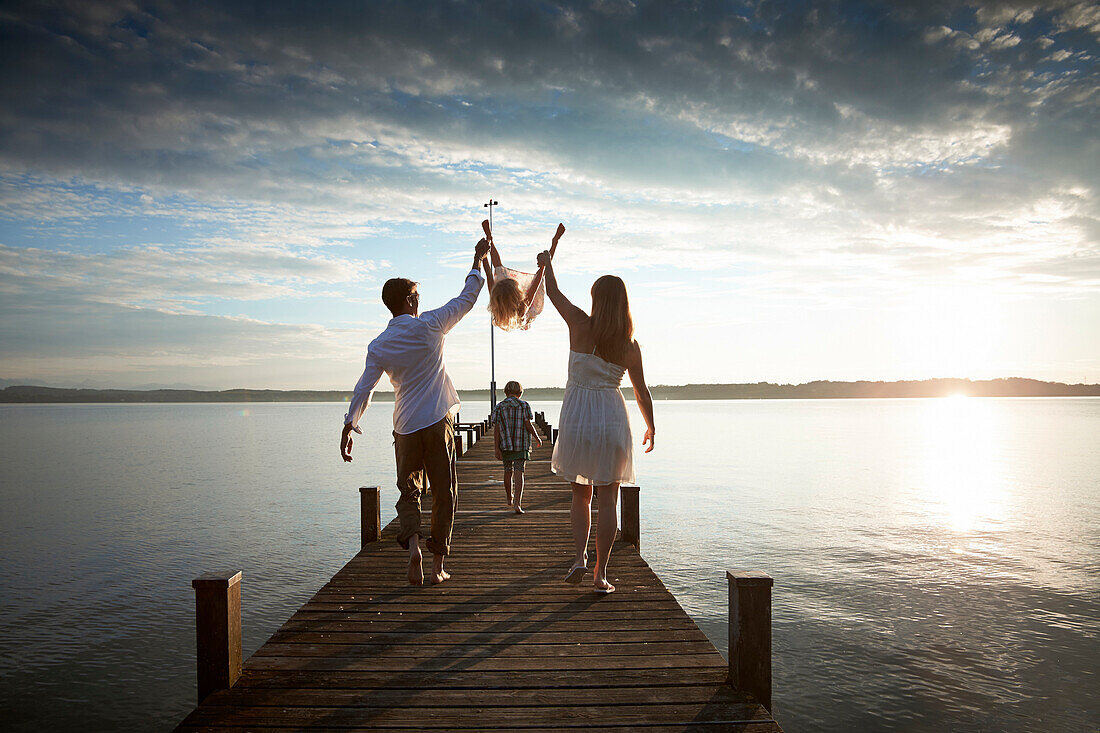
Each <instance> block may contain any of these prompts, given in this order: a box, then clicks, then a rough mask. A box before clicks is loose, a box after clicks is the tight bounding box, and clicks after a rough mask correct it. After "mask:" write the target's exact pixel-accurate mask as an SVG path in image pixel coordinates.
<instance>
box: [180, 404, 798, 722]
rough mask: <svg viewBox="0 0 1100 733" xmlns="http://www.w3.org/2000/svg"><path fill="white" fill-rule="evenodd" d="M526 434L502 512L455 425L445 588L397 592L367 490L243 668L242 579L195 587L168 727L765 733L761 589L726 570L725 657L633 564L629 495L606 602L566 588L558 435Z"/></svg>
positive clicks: (566, 503)
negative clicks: (194, 670) (190, 642)
mask: <svg viewBox="0 0 1100 733" xmlns="http://www.w3.org/2000/svg"><path fill="white" fill-rule="evenodd" d="M536 425H537V426H538V429H539V431H540V433H541V435H542V436H543V440H544V445H543V447H542V448H537V449H535V450H534V451H533V452H532V460H531V461H529V462H528V464H527V471H526V474H525V479H526V480H525V487H524V505H525V508H526V511H527V513H526V514H522V515H517V514H515V513H514V512H513V511H512V510H511V509H510V508H509V507H507V506H506V505H505V497H504V491H503V484H502V478H503V472H502V467H501V465H500V463H499V462H498V461H496V460H494V457H493V449H492V440H491V431H492V426H491V423H490V422H489V420H488V419H486V420H482V421H481V422H479V423H461V422H459V423H458V424H457V429H456V444H457V445H456V453H457V454H458V460H457V467H458V473H459V499H458V508H457V516H456V519H455V527H454V536H453V538H452V547H453V553H454V554H452V555H450V556H448V558H447V568H448V570H449V571H450V572H451V573H452V575H453V577H452V579H451V580H449V581H447V582H446V583H443V584H441V585H438V586H430V585H426V586H419V587H417V586H410V585H408V584H407V581H406V580H405V575H406V567H407V563H408V555H407V553H405V552H404V551H402V550H401V549H400V548H399V547H398V546H397V544H396V542H394V538H395V535H396V531H397V523H396V520H394V521H393V522H390V523H389V524H388V525H387V526H386V527H382V526H381V521H380V517H381V500H382V491H381V489H380V488H379V487H362V488H360V490H359V493H360V501H361V510H362V517H361V524H362V532H363V534H362V549H361V550H360V552H359V553H358V554H356V555H355V557H353V558H352V559H351V560H350V561H349V562H348V563H347V564H346V565H345V566H344V567H343V568H341V569H340V570H339V571H338V572H337V573H336V574H335V575H334V576H333V577H332V579H331V580H329V582H328V583H326V584H325V585H324V587H322V588H321V589H320V590H318V591H317V593H316V594H314V596H313V597H312V598H310V599H309V600H308V601H307V602H306V603H305V604H304V605H303V606H302V607H301V608H300V609H299V610H298V611H297V612H296V613H295V614H294V615H293V616H291V617H290V619H289V620H288V621H287V622H286V623H285V624H283V626H282V627H280V628H279V630H278V631H276V632H275V633H274V634H273V635H272V636H271V638H270V639H268V640H267V642H266V643H265V644H264V645H263V646H261V647H260V648H259V649H258V650H257V651H256V653H255V654H253V655H252V656H251V657H250V658H249V659H248V660H247V661H243V660H242V658H241V641H240V640H241V629H240V587H241V582H242V576H241V573H240V572H239V571H233V572H228V573H206V574H204V575H202V576H200V577H199V578H196V579H195V581H194V582H193V585H194V588H195V598H196V635H197V652H198V655H197V666H198V689H199V705H198V707H196V708H195V709H194V710H193V711H192V712H191V713H190V714H189V715H188V716H187V717H186V718H185V719H184V720H183V721H182V722H181V723H180V724H179V726H178V727H177V728H176V730H178V731H195V730H207V731H213V730H219V731H223V730H224V731H230V730H240V729H245V728H247V729H249V730H275V729H284V730H285V729H286V728H295V729H313V730H326V729H329V730H336V729H340V730H348V729H361V730H493V731H521V730H522V731H526V732H527V733H532V732H533V731H534V732H538V731H555V730H566V729H581V730H586V731H618V732H620V733H622V732H623V731H628V730H634V729H643V730H645V731H652V732H654V733H661V732H663V731H744V732H745V733H764V732H766V731H768V732H770V731H781V730H782V729H781V728H780V726H779V725H778V723H776V721H775V720H774V719H773V718H772V715H771V714H770V713H769V711H768V710H769V708H770V706H771V591H772V579H771V578H770V577H769V576H768V575H767V574H765V573H762V572H753V571H748V572H734V571H730V572H727V581H728V584H729V603H730V626H729V635H730V646H729V648H730V656H729V660H728V662H727V660H725V659H723V658H722V656H721V654H720V653H719V652H718V650H717V649H716V648H715V647H714V645H713V644H711V642H710V641H709V640H708V639H707V638H706V636H705V635H704V634H703V633H702V631H700V630H699V627H698V626H696V624H695V622H694V621H692V620H691V618H690V617H689V616H688V615H687V613H686V612H684V610H683V608H681V607H680V604H679V603H677V602H676V599H675V598H674V597H673V596H672V594H671V593H670V592H669V591H668V589H666V588H665V586H664V584H663V583H662V582H661V580H660V578H658V577H657V575H656V573H654V572H653V570H652V569H651V568H650V567H649V565H648V564H647V563H646V562H645V561H644V560H643V559H642V558H641V555H640V554H639V545H640V544H641V540H642V538H641V536H640V531H639V523H640V516H639V506H638V497H639V491H640V490H639V488H638V487H636V486H624V487H622V489H621V498H620V502H621V511H620V517H621V525H620V527H621V528H620V531H619V536H618V538H617V539H616V542H615V546H614V549H613V553H612V559H611V563H610V572H609V579H610V580H611V582H612V583H614V584H615V585H616V586H617V587H618V591H617V592H615V593H612V594H610V595H607V596H602V595H598V594H596V593H594V592H593V591H592V588H591V585H590V578H591V576H587V577H586V581H587V582H588V583H589V584H582V585H580V586H574V585H569V584H566V583H564V582H563V581H562V576H563V575H564V572H565V570H566V569H567V568H568V566H569V565H570V561H571V560H572V557H573V553H574V550H573V546H572V545H573V540H572V534H571V531H570V524H569V507H570V502H571V491H570V488H569V485H568V484H567V483H565V482H563V481H562V480H561V479H560V478H558V477H556V476H554V475H553V474H552V473H551V472H550V461H549V458H550V451H551V445H552V443H551V441H552V440H553V439H556V437H557V430H555V429H554V428H553V427H552V426H551V425H550V424H549V423H547V421H546V418H545V415H544V414H543V413H537V414H536ZM486 437H489V438H490V439H488V440H486V439H485V438H486ZM393 491H394V493H396V488H394V490H393ZM425 506H426V508H428V507H429V506H430V500H429V501H426V502H425ZM595 511H596V502H595V501H593V514H595ZM426 514H427V512H426ZM593 523H595V517H594V518H593ZM593 529H594V527H593ZM589 552H590V556H591V555H592V554H593V549H592V547H591V546H590V550H589ZM425 562H430V557H426V558H425Z"/></svg>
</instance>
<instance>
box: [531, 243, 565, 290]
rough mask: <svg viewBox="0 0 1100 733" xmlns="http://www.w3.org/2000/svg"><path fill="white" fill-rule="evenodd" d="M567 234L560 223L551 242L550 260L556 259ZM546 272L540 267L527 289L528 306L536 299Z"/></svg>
mask: <svg viewBox="0 0 1100 733" xmlns="http://www.w3.org/2000/svg"><path fill="white" fill-rule="evenodd" d="M563 234H565V225H564V224H561V223H559V224H558V230H557V231H556V232H554V238H553V239H551V240H550V259H551V260H553V259H554V252H556V251H557V249H558V240H559V239H561V235H563ZM545 272H546V268H545V267H540V268H539V270H538V272H536V273H535V279H534V280H532V281H531V286H530V287H528V288H527V304H528V305H530V304H531V300H532V299H533V298H534V297H535V293H537V292H538V291H539V283H541V282H542V278H543V275H544V274H545Z"/></svg>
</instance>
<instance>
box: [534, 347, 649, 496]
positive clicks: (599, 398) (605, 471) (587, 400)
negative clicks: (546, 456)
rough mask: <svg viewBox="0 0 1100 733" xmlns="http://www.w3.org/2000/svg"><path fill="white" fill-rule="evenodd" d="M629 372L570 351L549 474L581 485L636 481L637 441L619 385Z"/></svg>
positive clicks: (592, 356) (598, 359) (617, 366)
mask: <svg viewBox="0 0 1100 733" xmlns="http://www.w3.org/2000/svg"><path fill="white" fill-rule="evenodd" d="M625 373H626V369H624V368H623V367H621V366H619V365H618V364H612V363H611V362H609V361H605V360H603V359H601V358H600V357H598V356H596V355H595V354H583V353H580V352H577V351H572V350H571V351H570V352H569V375H568V378H567V379H566V382H565V395H564V397H563V398H562V403H561V415H560V416H559V418H558V441H557V442H556V443H555V444H554V454H553V457H552V458H551V459H550V470H551V471H553V472H554V473H555V474H556V475H558V476H561V477H562V478H564V479H566V480H567V481H571V482H573V483H577V484H588V485H595V486H604V485H606V484H613V483H634V480H635V479H634V447H633V445H634V439H633V437H632V436H631V434H630V420H629V419H628V418H627V414H626V401H625V400H624V399H623V394H622V392H620V391H619V385H620V384H621V383H622V381H623V374H625Z"/></svg>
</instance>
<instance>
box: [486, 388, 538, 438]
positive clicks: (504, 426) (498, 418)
mask: <svg viewBox="0 0 1100 733" xmlns="http://www.w3.org/2000/svg"><path fill="white" fill-rule="evenodd" d="M534 419H535V415H534V413H533V412H531V405H529V404H527V403H526V402H524V401H523V400H521V399H519V398H518V397H511V396H509V397H506V398H505V399H504V400H503V401H501V402H498V403H497V409H495V410H493V423H494V424H496V425H499V426H500V449H501V450H531V434H530V433H528V432H527V430H525V429H524V424H525V423H526V422H527V421H528V420H534Z"/></svg>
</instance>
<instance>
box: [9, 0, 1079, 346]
mask: <svg viewBox="0 0 1100 733" xmlns="http://www.w3.org/2000/svg"><path fill="white" fill-rule="evenodd" d="M0 24H2V27H0V34H2V35H0V41H2V42H0V62H2V63H3V64H4V68H5V74H4V75H3V77H2V78H0V226H4V227H6V228H3V229H0V237H2V238H0V243H2V244H6V245H7V247H6V248H5V249H3V250H0V262H3V263H5V265H4V266H5V267H6V268H7V269H5V270H3V271H0V277H2V278H3V281H0V287H3V288H4V289H5V291H13V290H19V291H20V292H25V291H26V290H27V289H28V288H29V286H28V283H31V282H36V283H37V282H38V281H39V280H36V278H38V279H42V282H46V283H49V284H50V290H49V291H48V292H55V290H57V289H59V288H60V287H61V286H62V285H63V286H64V288H65V289H67V290H68V291H69V292H73V293H79V294H80V297H81V298H83V299H84V301H86V302H96V303H103V304H106V303H110V304H115V305H118V306H120V307H124V308H134V309H138V310H139V311H140V312H143V313H144V312H145V311H152V312H158V313H169V314H175V315H179V316H194V317H196V318H201V316H202V315H203V314H206V315H221V316H233V317H241V316H244V317H247V318H250V319H252V320H253V321H256V322H260V321H268V320H269V321H271V325H272V327H279V326H280V323H279V318H282V319H283V320H286V317H285V316H278V317H277V316H273V315H271V314H269V313H267V312H266V311H263V310H262V309H260V308H259V306H258V305H249V304H250V303H252V304H258V303H261V302H269V301H288V300H289V301H295V302H298V303H300V304H301V307H300V309H299V313H298V314H296V315H298V316H299V317H300V319H301V320H303V321H304V320H308V321H310V322H312V323H324V322H330V321H329V319H330V318H331V317H332V314H331V311H330V310H325V308H324V307H322V306H321V305H318V304H320V303H324V302H328V301H329V300H332V299H337V298H342V299H346V298H352V297H356V296H355V295H354V291H355V290H357V289H361V288H362V287H363V285H364V284H366V285H368V286H373V285H375V284H376V282H375V281H376V280H377V279H379V278H381V277H383V275H384V272H383V271H384V270H385V269H386V267H385V266H382V265H380V264H379V263H380V261H382V260H387V261H391V260H397V262H398V265H396V267H407V266H409V264H410V263H411V262H412V258H413V257H414V256H419V257H426V258H427V259H428V261H431V262H438V263H441V264H443V265H445V266H447V267H449V268H453V269H458V268H461V267H463V266H464V262H463V260H464V259H465V258H466V257H467V255H465V254H463V255H462V256H461V258H460V257H459V255H458V254H457V246H455V245H451V244H450V243H451V242H453V241H457V240H459V239H461V240H463V241H464V240H465V239H467V238H470V237H472V236H473V235H474V234H475V233H476V222H477V219H478V217H479V214H480V207H479V206H478V204H479V203H480V199H481V198H482V197H483V195H488V194H489V193H490V192H492V194H493V195H494V196H500V197H501V198H502V200H505V203H506V208H505V209H504V210H503V211H505V212H507V216H506V217H505V218H504V219H503V220H502V221H501V223H500V231H501V232H502V235H504V236H503V239H502V244H506V245H508V249H507V251H506V255H507V256H508V257H515V258H516V260H517V261H520V262H522V261H524V258H526V259H528V260H529V259H531V258H532V257H533V253H534V251H536V248H537V246H538V243H539V242H544V241H545V239H546V235H547V231H548V230H550V229H551V228H552V226H553V224H554V223H556V222H557V221H558V220H559V219H562V220H565V221H566V223H567V226H569V230H570V233H569V235H568V236H569V242H575V243H576V245H574V246H576V247H578V249H570V248H569V247H568V246H567V247H565V248H563V251H562V255H561V256H562V258H563V260H562V261H563V263H565V264H567V265H569V266H573V267H585V266H587V264H588V261H587V260H586V259H585V255H586V254H592V253H598V262H599V263H600V266H601V267H604V268H609V269H611V268H613V269H621V270H624V271H628V272H631V271H633V272H639V273H644V272H646V271H647V268H674V269H676V270H677V271H678V272H677V273H675V275H676V277H680V276H682V275H683V274H684V272H688V273H693V275H694V276H701V275H707V274H715V275H716V276H723V275H726V274H728V273H729V272H736V273H737V274H736V275H734V276H732V280H731V281H735V282H737V283H738V286H739V287H742V288H747V289H748V290H749V291H751V292H753V293H756V294H757V295H758V296H759V297H772V296H777V295H779V294H786V295H792V294H797V297H799V298H806V299H807V302H813V303H817V304H827V303H833V304H837V303H849V302H851V301H859V300H866V299H867V298H869V297H871V294H887V293H888V292H889V291H890V290H891V289H892V290H894V291H905V290H906V289H907V288H909V289H911V288H923V287H929V286H930V285H931V284H933V283H937V282H944V281H951V282H956V281H957V282H966V281H972V280H974V279H978V280H980V281H982V282H984V283H988V284H990V286H991V287H996V288H997V289H998V291H1001V292H1004V293H1009V294H1015V296H1018V297H1021V298H1026V297H1031V296H1032V295H1033V294H1036V293H1042V294H1044V297H1056V298H1071V299H1077V298H1082V297H1088V294H1089V293H1090V292H1091V291H1093V290H1094V289H1095V287H1096V284H1097V283H1096V273H1095V261H1096V257H1097V251H1098V246H1100V237H1098V231H1100V228H1098V225H1097V222H1098V221H1100V199H1098V196H1097V191H1098V190H1100V180H1098V173H1097V171H1100V165H1098V163H1100V133H1098V132H1097V128H1096V125H1095V119H1097V118H1098V117H1100V83H1098V77H1097V75H1098V74H1100V71H1098V69H1097V66H1096V64H1095V58H1096V56H1097V53H1100V49H1098V48H1097V46H1098V43H1097V37H1098V32H1100V16H1097V14H1096V9H1095V7H1093V5H1092V4H1089V3H1077V2H1055V3H1043V4H1037V3H1011V2H1009V3H1005V2H990V3H979V4H964V3H953V2H933V3H914V4H900V3H889V4H880V5H866V4H852V3H843V2H842V3H836V4H832V5H829V6H821V5H815V4H802V3H787V2H762V3H756V4H750V3H745V4H738V3H734V4H727V5H708V4H704V5H701V6H698V7H697V8H696V9H695V10H694V11H693V12H680V11H678V10H677V9H675V8H674V7H672V6H667V5H660V4H636V3H631V2H610V1H607V2H603V1H601V2H593V3H580V2H576V3H539V4H531V3H521V2H505V3H498V4H494V5H492V7H489V6H484V5H481V4H478V3H459V4H456V3H443V2H439V3H414V4H410V3H372V4H369V5H363V4H360V3H341V2H336V3H326V4H324V5H322V6H316V7H314V6H304V5H290V4H281V3H251V4H248V3H235V4H231V5H224V4H214V3H198V2H195V3H169V2H153V3H147V4H146V3H143V4H136V3H130V2H119V3H114V4H112V3H96V4H87V3H78V2H72V3H53V4H41V3H24V4H17V5H7V6H5V8H4V9H3V10H0ZM158 222H159V224H158ZM138 223H140V225H141V226H145V227H151V228H152V229H153V230H157V229H158V227H159V228H160V229H163V230H165V231H166V232H167V233H166V234H164V235H156V234H149V235H143V234H141V233H140V232H138V231H137V228H138ZM120 228H121V229H126V230H127V232H128V234H127V236H125V237H118V236H117V230H118V229H120ZM180 229H183V230H184V231H182V232H181V231H179V230H180ZM96 232H102V233H99V234H93V233H96ZM395 242H396V243H398V244H399V245H400V247H398V246H396V245H395V244H394V243H395ZM444 243H446V244H444ZM402 247H403V248H404V251H403V252H395V249H401V248H402ZM406 252H407V253H406ZM746 273H747V274H746ZM838 283H843V284H844V285H845V287H844V288H843V289H841V288H838V287H837V284H838ZM852 293H861V294H862V295H861V296H852V295H851V294H852ZM227 302H228V303H230V304H231V305H230V306H226V305H225V303H227ZM39 307H40V308H41V309H42V311H43V312H45V311H47V310H48V303H47V302H45V301H43V302H41V303H40V304H39ZM97 313H99V314H100V317H102V318H107V317H108V316H107V315H106V314H107V311H97ZM169 320H171V319H169ZM172 322H176V321H172ZM179 322H180V323H182V322H183V321H179ZM215 322H217V323H221V322H220V321H209V323H215ZM233 323H236V321H234V322H233ZM284 325H285V324H284ZM212 327H220V328H225V329H226V330H227V332H234V329H237V328H239V326H236V325H229V321H226V322H225V323H223V324H222V325H220V326H212ZM9 328H14V329H16V330H19V329H22V330H23V331H25V332H30V331H31V330H33V328H34V324H33V323H32V322H31V321H29V320H28V321H25V322H23V323H22V324H18V323H17V324H15V325H9ZM60 337H62V336H59V338H60ZM303 343H304V342H303ZM211 348H213V346H212V347H211ZM10 358H14V357H10ZM6 366H7V365H6V364H5V367H6Z"/></svg>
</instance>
